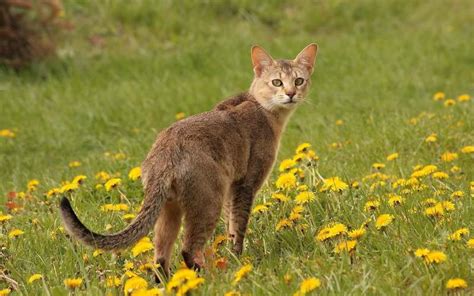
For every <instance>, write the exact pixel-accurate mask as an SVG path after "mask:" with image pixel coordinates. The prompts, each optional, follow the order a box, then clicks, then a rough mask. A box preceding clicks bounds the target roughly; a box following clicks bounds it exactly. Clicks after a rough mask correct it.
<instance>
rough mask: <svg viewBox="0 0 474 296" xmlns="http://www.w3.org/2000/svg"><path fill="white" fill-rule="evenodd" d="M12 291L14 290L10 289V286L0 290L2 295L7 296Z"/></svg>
mask: <svg viewBox="0 0 474 296" xmlns="http://www.w3.org/2000/svg"><path fill="white" fill-rule="evenodd" d="M11 292H12V290H11V289H9V288H6V289H2V290H0V296H6V295H8V294H10V293H11Z"/></svg>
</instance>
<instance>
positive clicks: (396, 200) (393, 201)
mask: <svg viewBox="0 0 474 296" xmlns="http://www.w3.org/2000/svg"><path fill="white" fill-rule="evenodd" d="M403 202H404V199H403V198H402V197H401V196H399V195H393V196H391V197H390V198H389V200H388V204H389V205H390V206H392V207H394V206H398V205H401V204H402V203H403Z"/></svg>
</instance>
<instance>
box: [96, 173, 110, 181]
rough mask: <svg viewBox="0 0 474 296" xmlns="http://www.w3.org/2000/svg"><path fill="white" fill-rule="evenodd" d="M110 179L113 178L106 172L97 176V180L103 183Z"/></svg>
mask: <svg viewBox="0 0 474 296" xmlns="http://www.w3.org/2000/svg"><path fill="white" fill-rule="evenodd" d="M110 178H111V177H110V175H109V174H108V173H106V172H104V171H100V172H98V173H97V174H95V179H96V180H98V181H99V182H101V183H105V182H107V181H108V180H109V179H110Z"/></svg>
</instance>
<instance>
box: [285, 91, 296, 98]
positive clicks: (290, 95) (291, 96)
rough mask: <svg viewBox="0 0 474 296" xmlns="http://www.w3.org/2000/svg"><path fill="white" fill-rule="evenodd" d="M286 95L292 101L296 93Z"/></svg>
mask: <svg viewBox="0 0 474 296" xmlns="http://www.w3.org/2000/svg"><path fill="white" fill-rule="evenodd" d="M286 95H287V96H288V97H290V99H293V97H294V96H295V95H296V93H295V92H289V93H286Z"/></svg>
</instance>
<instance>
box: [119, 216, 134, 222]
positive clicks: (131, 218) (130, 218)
mask: <svg viewBox="0 0 474 296" xmlns="http://www.w3.org/2000/svg"><path fill="white" fill-rule="evenodd" d="M134 218H135V214H125V215H123V216H122V219H123V220H125V221H127V222H129V221H132V220H133V219H134Z"/></svg>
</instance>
